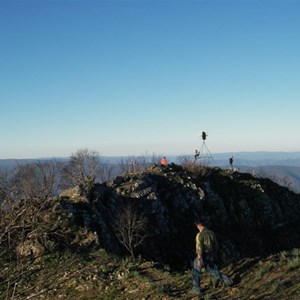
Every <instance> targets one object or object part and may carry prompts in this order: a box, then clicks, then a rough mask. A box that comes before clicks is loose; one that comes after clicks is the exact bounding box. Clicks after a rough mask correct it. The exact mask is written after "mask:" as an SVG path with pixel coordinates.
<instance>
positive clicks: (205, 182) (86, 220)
mask: <svg viewBox="0 0 300 300" xmlns="http://www.w3.org/2000/svg"><path fill="white" fill-rule="evenodd" d="M46 207H47V214H48V217H44V219H47V220H50V221H49V222H48V223H47V224H48V227H47V226H45V225H44V226H43V230H44V231H47V230H48V231H49V232H48V233H45V234H44V235H43V238H44V239H46V238H47V243H46V245H51V247H52V249H53V247H56V248H60V247H70V248H73V249H75V250H82V249H87V248H89V247H93V246H95V247H98V246H100V247H103V248H105V249H107V250H108V251H110V252H113V253H116V254H122V253H125V248H124V247H123V245H122V243H120V238H117V235H116V227H118V226H119V229H120V225H121V227H122V226H126V224H125V221H126V220H124V218H122V212H124V210H126V208H127V207H131V208H134V210H133V211H134V212H135V213H136V215H137V216H138V220H140V221H143V222H144V224H143V225H144V227H143V230H144V231H143V232H139V234H141V235H144V236H143V238H145V239H144V240H143V242H142V243H141V244H140V245H138V246H136V247H135V249H134V250H135V254H141V255H142V256H143V257H144V258H146V259H151V260H155V261H158V262H160V263H163V264H168V265H171V266H174V267H189V264H190V261H191V259H192V258H193V256H194V239H195V234H196V232H197V231H196V227H195V225H194V220H195V217H197V216H201V217H202V218H204V220H206V223H207V226H208V227H210V228H211V229H213V230H214V231H215V232H216V235H217V237H218V240H219V243H220V262H221V263H223V264H228V263H230V262H233V261H235V260H237V259H240V258H241V257H246V256H249V257H253V256H257V255H267V254H269V253H271V252H273V251H278V250H282V249H289V248H292V247H300V239H299V235H300V234H299V232H300V231H299V229H300V228H299V227H300V195H299V194H295V193H293V192H291V191H289V190H288V189H287V188H284V187H281V186H279V185H277V184H275V183H274V182H272V181H271V180H269V179H263V178H262V179H259V178H255V177H253V176H251V175H250V174H241V173H238V172H234V173H233V172H229V171H226V170H222V169H218V168H205V167H200V166H199V168H196V169H194V170H191V171H189V170H184V169H183V168H182V167H181V166H177V165H174V164H171V165H169V166H167V167H161V166H153V167H151V168H149V169H147V170H145V171H143V172H140V173H135V174H125V175H123V176H118V177H116V178H115V179H114V180H112V181H109V182H106V183H103V184H95V185H94V186H93V187H92V188H91V190H90V191H89V192H88V194H87V195H85V194H82V192H81V191H80V190H79V189H70V190H67V191H65V192H64V193H63V194H62V195H61V196H60V197H58V198H56V199H52V201H51V202H50V203H48V204H47V206H46ZM131 212H132V211H131ZM49 215H50V216H51V217H49ZM62 216H63V218H62ZM135 220H137V219H135ZM123 223H124V224H123ZM56 231H59V232H60V234H56ZM50 242H51V243H50ZM23 243H24V241H23ZM39 243H40V244H42V243H41V241H40V240H39ZM25 245H27V246H28V243H25V244H24V245H23V246H25ZM21 246H22V245H20V249H21V250H22V251H23V252H22V251H20V253H19V254H20V255H21V254H22V253H26V251H24V249H23V248H24V247H23V248H22V247H21ZM28 247H29V246H28ZM29 248H30V247H29ZM44 248H45V251H47V247H44Z"/></svg>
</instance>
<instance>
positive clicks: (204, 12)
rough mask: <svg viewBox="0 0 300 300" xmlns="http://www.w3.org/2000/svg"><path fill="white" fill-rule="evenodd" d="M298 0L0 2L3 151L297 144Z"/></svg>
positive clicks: (185, 150) (283, 147)
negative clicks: (203, 144) (204, 133)
mask: <svg viewBox="0 0 300 300" xmlns="http://www.w3.org/2000/svg"><path fill="white" fill-rule="evenodd" d="M299 15H300V1H284V0H282V1H275V0H274V1H272V0H266V1H242V0H239V1H226V0H224V1H221V0H220V1H196V0H194V1H189V0H177V1H176V0H174V1H171V0H167V1H159V0H156V1H151V0H148V1H147V0H145V1H137V0H136V1H130V0H119V1H117V0H112V1H72V0H69V1H59V0H52V1H46V0H40V1H39V0H35V1H30V0H28V1H27V0H23V1H22V0H20V1H14V0H8V1H6V0H0V103H1V118H0V137H1V144H0V158H36V157H45V156H50V157H53V156H69V155H70V154H71V153H74V152H75V151H77V150H78V149H81V148H89V149H91V150H97V151H99V153H100V154H101V155H124V156H127V155H143V154H146V153H147V154H151V155H152V154H153V153H155V154H157V155H161V154H164V155H167V154H172V155H174V154H175V155H176V154H178V155H181V154H190V153H193V152H194V150H195V149H196V148H200V146H201V144H202V141H201V139H200V135H201V132H202V131H206V132H207V134H208V137H207V141H206V143H207V146H208V147H209V149H210V151H211V152H212V153H219V152H237V151H299V150H300V142H299V133H298V130H299V128H300V118H299V111H300V101H299V99H300V18H299Z"/></svg>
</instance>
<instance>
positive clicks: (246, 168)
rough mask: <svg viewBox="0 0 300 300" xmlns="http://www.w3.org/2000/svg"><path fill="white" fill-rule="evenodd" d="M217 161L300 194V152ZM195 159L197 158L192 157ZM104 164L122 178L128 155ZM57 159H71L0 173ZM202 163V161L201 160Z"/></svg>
mask: <svg viewBox="0 0 300 300" xmlns="http://www.w3.org/2000/svg"><path fill="white" fill-rule="evenodd" d="M212 156H213V160H211V161H210V162H209V165H211V166H218V167H221V168H225V169H226V168H229V158H230V157H231V156H233V157H234V164H233V165H234V167H235V168H236V169H238V170H240V171H241V172H247V173H251V174H253V175H255V176H262V177H268V178H270V179H272V180H274V181H275V182H277V183H279V184H280V185H283V186H287V187H289V188H291V189H292V190H294V191H296V192H300V152H267V151H260V152H233V153H229V152H227V153H213V154H212ZM179 157H180V155H178V156H174V155H173V156H168V159H169V161H170V162H175V163H178V160H179ZM188 157H190V159H193V155H192V154H191V155H188ZM101 158H102V160H103V163H104V164H106V165H109V166H111V167H112V169H113V171H112V172H111V173H112V175H113V176H117V175H120V174H121V173H122V170H121V169H120V166H119V165H120V162H121V161H122V160H123V161H127V160H129V157H125V156H103V157H101ZM135 158H136V159H137V160H139V159H143V160H144V159H145V160H146V161H147V160H148V163H149V164H153V159H152V158H151V157H147V158H142V157H131V158H130V159H132V160H134V159H135ZM51 159H55V160H58V161H63V162H66V161H67V160H68V158H67V157H56V158H51V157H46V158H37V159H0V170H1V169H3V168H12V167H14V166H16V164H20V163H21V164H24V163H32V162H35V161H37V160H39V161H47V160H51ZM198 162H199V161H198Z"/></svg>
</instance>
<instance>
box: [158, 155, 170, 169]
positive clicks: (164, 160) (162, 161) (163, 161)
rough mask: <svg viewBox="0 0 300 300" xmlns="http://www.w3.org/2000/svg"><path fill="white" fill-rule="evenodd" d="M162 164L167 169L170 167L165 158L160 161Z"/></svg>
mask: <svg viewBox="0 0 300 300" xmlns="http://www.w3.org/2000/svg"><path fill="white" fill-rule="evenodd" d="M160 164H161V165H162V166H165V167H166V166H167V165H168V160H167V159H166V157H165V156H164V157H163V158H162V159H161V160H160Z"/></svg>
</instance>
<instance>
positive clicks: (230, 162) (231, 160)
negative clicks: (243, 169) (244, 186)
mask: <svg viewBox="0 0 300 300" xmlns="http://www.w3.org/2000/svg"><path fill="white" fill-rule="evenodd" d="M229 166H230V170H233V156H231V157H230V158H229Z"/></svg>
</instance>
